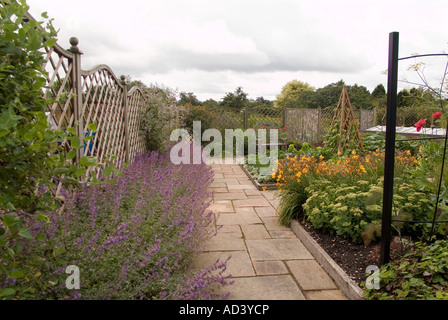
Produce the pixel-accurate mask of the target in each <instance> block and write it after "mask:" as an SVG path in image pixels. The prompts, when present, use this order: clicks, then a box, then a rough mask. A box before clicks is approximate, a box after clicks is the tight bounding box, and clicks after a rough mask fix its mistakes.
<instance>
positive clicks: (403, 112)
mask: <svg viewBox="0 0 448 320" xmlns="http://www.w3.org/2000/svg"><path fill="white" fill-rule="evenodd" d="M437 111H440V107H438V106H424V107H418V108H417V107H401V108H397V123H396V125H397V127H414V124H415V123H416V122H417V121H419V120H421V119H426V122H427V123H428V124H431V119H432V118H431V116H432V115H433V114H434V113H435V112H437ZM375 125H381V126H384V125H386V108H385V107H384V108H379V109H377V116H376V121H375Z"/></svg>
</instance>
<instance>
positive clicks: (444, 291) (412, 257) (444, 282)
mask: <svg viewBox="0 0 448 320" xmlns="http://www.w3.org/2000/svg"><path fill="white" fill-rule="evenodd" d="M379 278H380V285H381V289H380V290H375V289H370V290H366V291H365V293H364V298H365V299H368V300H434V299H437V300H448V241H447V240H439V241H436V242H434V243H431V244H427V243H423V242H416V243H414V244H411V245H410V248H408V250H407V253H406V254H405V255H404V256H403V257H401V259H399V260H396V261H393V262H392V263H390V264H386V265H384V266H382V267H381V269H380V271H379ZM363 286H365V283H364V284H363Z"/></svg>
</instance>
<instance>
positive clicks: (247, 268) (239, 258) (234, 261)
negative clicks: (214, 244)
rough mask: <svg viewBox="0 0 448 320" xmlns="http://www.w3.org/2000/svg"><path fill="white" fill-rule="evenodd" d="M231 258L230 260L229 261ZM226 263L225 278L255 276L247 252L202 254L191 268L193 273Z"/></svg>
mask: <svg viewBox="0 0 448 320" xmlns="http://www.w3.org/2000/svg"><path fill="white" fill-rule="evenodd" d="M229 258H230V259H229ZM218 259H219V261H221V262H223V261H226V260H227V259H229V260H228V262H227V269H226V271H225V272H224V274H223V276H227V275H231V276H232V277H250V276H255V270H254V268H253V265H252V261H251V260H250V257H249V255H248V254H247V251H230V252H229V251H216V252H205V253H200V254H199V255H198V256H197V258H196V259H195V261H194V262H193V265H192V267H191V270H192V271H199V270H201V269H202V268H204V266H210V265H213V264H214V263H215V262H216V261H218Z"/></svg>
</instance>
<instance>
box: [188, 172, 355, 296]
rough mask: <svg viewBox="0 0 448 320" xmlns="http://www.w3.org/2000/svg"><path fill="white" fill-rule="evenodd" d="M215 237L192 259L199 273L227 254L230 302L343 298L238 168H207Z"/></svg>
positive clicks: (269, 195) (269, 198)
mask: <svg viewBox="0 0 448 320" xmlns="http://www.w3.org/2000/svg"><path fill="white" fill-rule="evenodd" d="M212 169H213V171H214V172H215V179H214V182H213V183H212V184H211V186H210V191H211V192H212V196H213V201H212V204H211V206H210V207H209V210H212V211H213V212H214V214H215V226H221V227H220V228H219V229H218V234H217V236H215V237H214V238H213V239H212V240H211V241H210V242H209V243H208V245H207V247H206V248H205V250H204V252H202V253H201V254H200V255H199V256H198V257H197V259H196V260H195V262H194V264H193V266H192V268H193V269H200V268H201V267H203V266H204V265H211V264H212V263H214V262H215V261H216V260H217V259H218V258H220V259H221V261H223V260H226V259H227V258H228V257H229V256H231V259H230V261H229V262H228V268H227V272H228V273H230V274H231V275H232V280H234V281H235V283H234V284H233V285H232V286H229V287H225V288H224V289H225V290H226V292H227V291H231V292H232V294H231V296H230V300H342V299H343V300H345V299H347V298H346V296H345V295H344V294H343V293H342V291H340V290H339V288H338V287H337V286H336V284H335V283H334V281H333V279H332V278H331V277H330V276H329V275H328V274H327V273H326V272H325V271H324V269H322V267H321V266H320V265H319V264H318V263H317V262H316V260H315V259H314V257H313V256H312V255H311V254H310V253H309V252H308V250H307V249H306V248H305V247H304V246H303V244H302V243H301V241H300V240H299V239H298V238H297V236H296V235H295V233H294V232H293V231H292V230H291V229H290V228H288V227H284V226H281V225H279V223H278V213H277V210H276V208H277V207H278V199H275V197H274V196H275V191H265V192H260V191H258V190H257V188H256V187H255V186H254V185H253V183H252V182H251V181H250V179H249V178H248V177H247V176H246V174H245V173H244V171H243V170H242V169H241V167H240V166H239V165H236V164H234V165H212Z"/></svg>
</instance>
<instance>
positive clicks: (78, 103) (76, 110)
mask: <svg viewBox="0 0 448 320" xmlns="http://www.w3.org/2000/svg"><path fill="white" fill-rule="evenodd" d="M70 44H71V48H70V49H69V50H68V51H70V52H71V53H73V70H72V73H71V75H72V79H71V82H72V86H73V94H74V96H73V98H72V101H73V115H74V125H75V129H76V134H77V136H78V137H79V139H80V140H81V141H83V139H84V136H85V132H84V116H83V110H82V80H81V55H82V52H81V51H80V50H79V48H78V44H79V40H78V38H76V37H71V38H70ZM82 157H83V150H82V149H77V150H76V162H77V164H78V165H79V163H80V160H81V158H82Z"/></svg>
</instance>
